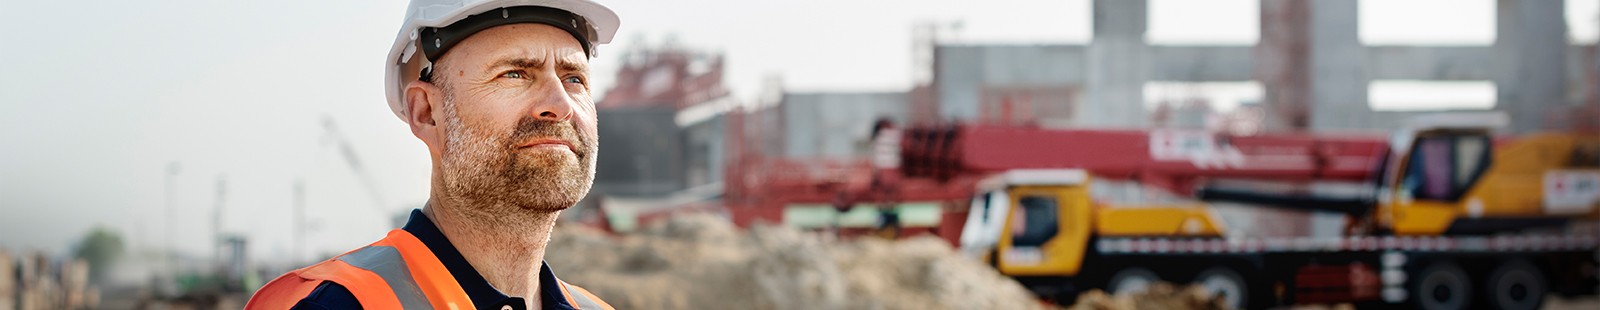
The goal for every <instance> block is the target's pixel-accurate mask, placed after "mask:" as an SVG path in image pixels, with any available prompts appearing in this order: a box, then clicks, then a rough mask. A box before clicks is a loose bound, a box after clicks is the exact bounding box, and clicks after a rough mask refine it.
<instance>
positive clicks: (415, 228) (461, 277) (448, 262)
mask: <svg viewBox="0 0 1600 310" xmlns="http://www.w3.org/2000/svg"><path fill="white" fill-rule="evenodd" d="M401 229H404V230H405V231H406V232H409V233H411V235H413V236H416V237H417V240H421V241H422V244H423V245H427V246H428V250H429V251H432V252H433V255H434V256H437V257H439V262H441V263H444V267H445V269H448V270H450V275H451V276H454V277H455V278H456V283H459V284H461V290H462V291H465V292H466V293H467V296H468V297H469V298H471V299H472V304H473V305H475V306H477V307H478V309H496V310H498V309H503V307H505V306H510V307H511V309H517V310H524V309H527V301H526V300H525V299H523V298H522V297H513V296H507V295H506V294H505V293H501V292H500V290H497V289H495V288H494V287H493V286H490V285H489V280H486V279H484V278H483V275H480V274H478V270H477V269H473V268H472V265H471V264H468V263H467V258H466V257H462V256H461V252H460V251H456V247H455V246H454V245H451V244H450V240H449V239H446V238H445V237H444V233H441V232H439V227H438V226H435V225H434V224H433V221H432V220H429V219H428V216H427V215H424V214H422V210H412V211H411V220H409V221H407V222H406V226H405V227H403V228H401ZM560 283H561V282H560V280H557V279H556V274H555V273H554V272H551V271H550V265H549V264H544V266H543V268H540V269H539V294H540V295H541V296H539V297H540V298H539V301H540V302H541V304H542V308H544V309H557V310H572V309H577V308H578V307H576V306H573V305H572V304H569V303H567V298H566V297H565V296H564V295H562V293H561V287H560V286H561V284H560ZM291 309H297V310H298V309H312V310H319V309H361V302H359V301H356V296H355V295H354V294H351V293H350V290H349V289H346V288H345V287H344V286H343V285H339V284H337V283H333V282H322V284H319V285H317V288H316V289H314V290H312V291H311V294H310V295H306V298H304V299H301V300H300V302H299V303H296V304H295V305H294V308H291Z"/></svg>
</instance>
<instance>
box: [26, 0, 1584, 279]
mask: <svg viewBox="0 0 1600 310" xmlns="http://www.w3.org/2000/svg"><path fill="white" fill-rule="evenodd" d="M1406 1H1421V2H1427V1H1424V0H1406ZM603 2H605V3H607V5H608V6H610V7H611V8H612V9H614V10H615V11H617V13H618V14H619V15H620V16H621V17H622V29H621V31H620V32H619V33H618V35H617V40H616V41H615V42H614V43H615V44H612V45H608V46H603V47H601V58H600V59H597V60H595V61H594V63H593V64H594V67H595V68H596V71H597V74H596V75H595V76H596V77H597V79H596V80H597V81H596V89H597V90H603V89H605V88H607V87H609V84H608V82H609V79H610V76H611V75H610V71H613V70H615V68H616V64H617V59H616V56H618V55H619V54H621V53H620V52H621V51H624V50H626V49H627V48H628V47H629V46H631V45H637V44H659V43H660V42H662V41H664V40H666V39H665V38H666V37H668V36H671V37H673V38H675V39H674V40H676V41H677V42H678V44H679V45H682V46H687V47H690V48H694V49H701V50H707V51H718V52H722V53H725V54H726V57H727V66H728V74H727V77H726V78H727V82H728V83H729V84H730V85H731V86H732V88H733V90H734V92H735V95H736V96H739V97H740V98H746V99H748V98H753V96H754V95H755V94H756V93H757V91H758V90H759V87H760V84H761V82H760V81H762V78H763V77H765V76H768V75H780V76H782V78H783V80H784V84H785V87H786V88H787V89H791V90H806V91H850V90H903V89H906V88H907V87H909V86H910V84H911V81H910V79H911V71H912V70H911V66H912V61H911V57H910V55H911V29H912V26H913V25H914V24H915V23H917V22H921V21H956V20H959V21H962V27H961V29H960V30H959V31H958V32H956V33H954V34H953V36H952V38H953V40H957V41H961V42H967V43H1082V42H1087V41H1088V40H1089V37H1090V31H1089V25H1090V23H1089V20H1088V18H1089V12H1088V8H1089V5H1088V1H1087V0H1060V1H1017V0H998V1H956V0H938V1H919V0H893V1H860V0H849V1H844V0H819V1H783V2H778V1H738V0H687V1H603ZM1200 2H1204V3H1211V4H1215V5H1207V6H1200V5H1193V4H1192V3H1200ZM1369 2H1370V1H1369ZM1380 2H1389V1H1380ZM1397 2H1404V1H1397ZM1462 2H1463V1H1449V3H1452V4H1459V3H1462ZM1464 2H1469V3H1476V2H1482V3H1484V4H1486V6H1485V5H1478V6H1473V5H1463V6H1462V7H1465V8H1474V7H1486V8H1488V11H1487V13H1486V14H1485V13H1484V12H1481V10H1480V11H1470V10H1469V11H1468V12H1469V13H1471V12H1477V13H1471V14H1431V15H1427V16H1421V17H1417V18H1421V19H1423V20H1424V21H1436V22H1438V23H1443V24H1446V25H1466V26H1470V27H1448V28H1441V29H1435V30H1433V31H1444V32H1446V33H1447V34H1449V35H1446V36H1447V37H1449V36H1451V35H1459V36H1461V37H1464V38H1467V39H1464V40H1467V41H1471V40H1476V39H1472V38H1474V37H1473V36H1475V35H1474V34H1471V33H1466V34H1450V33H1452V32H1451V31H1455V30H1452V29H1461V28H1466V29H1468V30H1463V31H1472V30H1470V29H1477V28H1481V27H1483V26H1482V25H1489V26H1487V27H1488V28H1487V29H1489V33H1490V36H1491V37H1492V32H1493V26H1492V25H1493V14H1492V13H1493V5H1492V1H1490V0H1474V1H1464ZM1596 2H1600V1H1597V0H1576V1H1574V3H1579V4H1580V6H1582V7H1585V8H1587V10H1588V11H1589V12H1600V8H1597V6H1595V5H1591V4H1593V3H1596ZM1186 3H1188V4H1186ZM1364 3H1366V2H1364ZM1432 3H1440V1H1432ZM404 5H405V1H375V0H364V1H310V0H273V1H197V0H189V1H176V0H155V1H18V0H0V29H6V31H5V32H6V37H5V39H4V40H0V124H3V125H0V126H4V127H0V248H7V249H11V250H13V251H15V250H18V249H43V250H47V251H51V252H54V253H63V252H64V251H65V250H66V249H67V247H68V246H69V245H70V244H71V243H72V242H73V241H75V240H77V239H78V238H80V237H81V236H82V235H83V234H84V233H85V232H86V231H87V230H88V229H89V227H92V226H94V225H97V224H103V225H107V226H109V227H112V228H113V229H117V230H119V231H121V232H123V234H124V236H125V237H126V238H128V239H130V241H132V242H134V245H136V246H162V245H176V246H178V247H179V248H180V249H182V250H183V251H184V252H187V253H191V254H194V255H204V254H205V253H209V252H210V251H209V242H210V237H209V232H210V225H211V220H210V218H211V216H212V213H211V210H212V206H214V205H215V202H216V200H217V197H216V196H215V194H214V188H215V187H216V185H215V184H216V180H217V179H218V177H219V176H225V178H226V184H227V194H226V197H225V199H224V200H223V203H224V205H225V206H226V211H225V212H224V215H223V219H222V223H223V226H224V227H225V228H224V230H225V231H228V232H236V233H243V234H246V235H248V236H250V237H251V242H252V244H251V248H250V250H251V251H252V252H253V253H254V254H255V255H256V257H259V258H264V259H282V258H286V257H288V255H289V253H291V252H292V249H293V248H292V245H291V242H292V239H291V238H290V236H292V231H291V227H292V221H291V206H292V197H293V196H292V185H293V183H294V180H296V179H304V180H305V182H306V186H307V193H308V195H307V206H308V208H307V209H308V211H307V212H308V216H309V217H310V218H311V219H312V220H313V222H314V223H316V225H314V226H316V227H317V229H316V230H315V231H313V232H311V234H310V239H311V242H310V243H311V247H312V248H313V252H340V251H343V250H347V249H350V248H353V247H356V246H359V245H362V244H365V243H367V242H370V241H372V240H376V239H377V238H380V237H381V236H382V234H383V233H384V231H385V230H386V229H387V228H389V219H388V217H389V214H385V213H393V212H400V211H402V210H407V209H410V208H414V207H418V206H420V204H421V203H422V202H423V201H425V200H426V198H427V194H426V190H427V187H428V173H429V171H428V160H427V155H426V150H425V149H424V148H423V145H422V144H421V143H420V142H418V141H417V140H416V139H415V138H414V137H412V136H411V135H410V133H409V131H408V130H407V129H406V127H405V126H404V124H402V123H401V122H400V121H399V120H398V119H396V118H395V117H394V116H393V115H392V114H391V113H390V112H389V110H388V107H387V106H386V104H385V102H384V96H383V93H382V84H381V80H382V75H383V73H382V70H383V66H382V65H383V63H382V58H383V56H384V54H385V53H386V52H387V49H388V47H389V43H390V42H392V40H393V36H394V34H395V33H396V31H397V28H396V27H398V26H399V22H400V19H401V17H402V16H401V14H403V13H404V11H405V9H404ZM1255 10H1256V8H1255V1H1254V0H1212V1H1190V0H1154V1H1152V3H1151V11H1152V13H1151V18H1150V20H1151V23H1152V24H1151V25H1150V34H1149V36H1150V38H1151V40H1152V42H1155V43H1164V42H1172V43H1181V42H1190V43H1214V44H1252V43H1253V42H1254V40H1255V37H1256V31H1255V29H1254V27H1256V26H1255V25H1256V24H1255V21H1254V20H1253V18H1254V16H1256V14H1257V13H1255V12H1256V11H1255ZM714 12H715V13H714ZM722 12H726V13H722ZM1174 12H1178V13H1174ZM1362 12H1363V13H1364V14H1368V10H1367V9H1363V11H1362ZM1440 12H1443V10H1440ZM1589 14H1590V15H1591V16H1592V15H1594V14H1595V13H1589ZM1569 15H1573V14H1569ZM1377 20H1381V19H1377ZM1373 22H1377V23H1379V24H1378V25H1370V23H1373ZM1363 23H1364V25H1362V37H1363V39H1364V40H1369V42H1370V40H1371V39H1372V38H1374V36H1376V37H1378V38H1383V37H1384V36H1385V34H1384V33H1385V32H1384V31H1382V29H1399V28H1405V29H1411V28H1409V27H1406V26H1407V25H1419V24H1428V23H1419V22H1418V20H1417V19H1411V20H1399V21H1391V22H1390V23H1396V24H1391V25H1389V26H1385V25H1383V24H1382V23H1384V22H1382V21H1369V20H1365V19H1364V21H1363ZM1588 25H1590V26H1591V27H1590V29H1591V30H1589V32H1587V33H1590V34H1592V33H1594V31H1593V30H1592V29H1594V28H1600V27H1592V25H1593V22H1592V21H1589V24H1588ZM1369 29H1379V30H1374V31H1376V33H1377V34H1373V31H1369ZM1573 33H1574V34H1575V35H1576V34H1580V31H1579V30H1573ZM1479 35H1481V34H1479ZM1424 36H1427V35H1424ZM1591 36H1592V35H1591ZM1402 37H1403V36H1402ZM1402 41H1403V40H1402ZM641 42H642V43H641ZM1485 44H1486V43H1485ZM597 93H598V92H597ZM324 115H326V116H328V117H331V118H333V119H334V120H335V121H336V122H337V123H338V125H339V127H340V130H341V131H343V134H344V135H345V136H347V137H348V138H349V139H350V141H351V142H352V144H353V147H354V149H355V150H356V152H358V153H359V156H360V157H361V159H362V160H363V161H364V163H363V164H364V165H365V166H366V167H367V169H368V170H369V171H370V172H371V174H372V175H371V176H372V179H373V180H375V181H376V184H374V185H375V186H376V187H377V188H378V191H379V192H380V193H381V195H383V196H384V198H383V201H384V202H386V203H387V205H383V206H378V205H375V203H374V202H373V199H371V198H370V197H369V196H368V195H367V194H366V192H365V189H364V188H363V187H362V184H361V183H360V182H361V181H360V178H359V177H358V176H356V175H355V174H353V173H352V171H351V169H349V167H347V165H345V164H344V163H343V162H342V158H341V157H340V156H341V155H340V154H338V153H337V148H335V147H333V146H331V145H329V144H327V143H326V142H327V141H328V139H326V138H325V132H324V130H323V129H322V126H321V118H322V117H323V116H324ZM172 162H178V163H179V165H180V166H181V168H180V170H179V173H178V174H176V175H175V178H174V179H173V180H174V184H175V186H174V187H173V188H174V190H175V193H176V195H175V196H174V197H175V204H174V205H175V210H176V212H175V213H176V214H177V216H176V217H175V218H173V219H171V220H168V219H167V216H166V215H165V214H166V213H165V212H166V211H165V210H166V209H165V206H166V203H165V202H166V200H165V199H166V195H165V194H164V190H165V188H166V187H165V186H164V185H165V183H164V182H165V180H166V178H165V176H166V169H167V166H168V164H169V163H172ZM169 229H170V231H171V233H170V234H169V233H168V231H169ZM168 236H171V237H170V238H169V237H168Z"/></svg>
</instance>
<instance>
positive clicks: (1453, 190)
mask: <svg viewBox="0 0 1600 310" xmlns="http://www.w3.org/2000/svg"><path fill="white" fill-rule="evenodd" d="M1488 139H1489V138H1488V137H1487V136H1478V135H1466V136H1436V137H1425V138H1421V139H1418V140H1417V144H1416V146H1415V147H1414V148H1413V149H1412V156H1411V163H1410V165H1409V166H1408V167H1407V169H1406V177H1405V186H1406V188H1407V189H1408V190H1410V191H1411V194H1412V196H1413V197H1416V198H1418V199H1429V200H1445V201H1455V200H1457V199H1460V198H1461V195H1462V194H1464V193H1465V192H1466V190H1467V189H1468V188H1470V187H1472V184H1473V183H1474V181H1476V180H1477V179H1478V177H1479V175H1481V174H1482V173H1483V170H1484V169H1485V168H1487V167H1488V166H1489V147H1490V145H1489V140H1488Z"/></svg>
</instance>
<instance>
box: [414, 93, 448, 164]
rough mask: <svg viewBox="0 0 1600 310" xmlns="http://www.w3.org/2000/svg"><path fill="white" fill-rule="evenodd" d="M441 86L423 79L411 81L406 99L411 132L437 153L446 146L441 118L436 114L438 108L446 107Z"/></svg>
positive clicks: (431, 150)
mask: <svg viewBox="0 0 1600 310" xmlns="http://www.w3.org/2000/svg"><path fill="white" fill-rule="evenodd" d="M441 91H442V90H441V89H439V86H435V85H433V83H428V82H423V81H411V83H409V84H406V91H405V101H406V109H408V111H407V112H409V113H408V114H406V123H407V124H409V125H411V134H412V135H415V136H417V139H422V143H425V144H427V145H428V150H429V151H430V152H432V153H434V154H435V155H437V154H438V153H439V150H440V147H443V146H444V136H443V134H442V133H440V132H439V129H440V128H439V121H440V119H439V118H438V117H437V116H441V115H437V114H434V112H435V111H437V110H436V109H442V108H444V102H443V101H442V100H443V98H444V97H443V94H444V93H442V92H441Z"/></svg>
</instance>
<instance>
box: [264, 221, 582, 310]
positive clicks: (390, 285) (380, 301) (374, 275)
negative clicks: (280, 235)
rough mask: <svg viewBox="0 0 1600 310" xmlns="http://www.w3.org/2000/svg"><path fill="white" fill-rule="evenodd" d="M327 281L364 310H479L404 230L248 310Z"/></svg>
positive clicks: (576, 298) (279, 288) (310, 271)
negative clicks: (347, 293)
mask: <svg viewBox="0 0 1600 310" xmlns="http://www.w3.org/2000/svg"><path fill="white" fill-rule="evenodd" d="M323 281H333V283H338V284H339V285H342V286H344V287H345V288H346V289H349V290H350V294H351V295H355V297H356V300H357V301H360V302H361V306H362V307H363V308H365V309H477V308H475V307H473V305H472V299H471V298H469V297H468V296H467V293H466V292H465V291H462V290H461V285H460V284H458V283H456V279H455V277H453V276H451V275H450V270H448V269H445V267H444V263H441V262H439V258H438V257H435V256H434V255H433V251H430V250H428V246H427V245H424V244H422V241H421V240H417V237H416V236H412V235H411V233H410V232H407V231H405V230H402V229H395V230H392V231H389V236H387V237H384V238H383V240H378V242H373V243H372V244H370V245H367V246H365V247H361V248H359V249H355V250H354V251H350V252H346V253H344V254H340V255H339V256H334V257H333V258H331V259H328V260H326V261H323V262H321V263H317V264H316V265H311V266H309V267H305V268H301V269H299V270H295V271H290V272H289V273H286V274H284V275H283V276H279V277H278V278H277V279H274V280H272V282H268V283H267V285H266V286H262V287H261V289H260V290H257V291H256V294H255V296H252V297H250V302H249V303H247V304H245V306H244V308H245V309H289V308H290V307H294V305H295V303H298V302H300V300H301V299H304V298H305V297H306V296H307V295H309V294H311V291H312V290H315V289H316V288H317V286H318V285H321V284H322V282H323ZM557 282H559V283H558V284H559V285H560V288H561V295H562V296H563V297H565V298H566V299H567V303H568V304H571V305H573V306H576V307H578V309H606V310H612V308H611V305H608V304H606V303H605V302H604V301H600V298H599V297H595V296H594V294H592V293H589V291H588V290H584V289H583V288H581V287H578V286H576V285H571V284H567V283H566V281H559V280H557ZM573 291H576V292H577V293H578V294H573Z"/></svg>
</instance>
